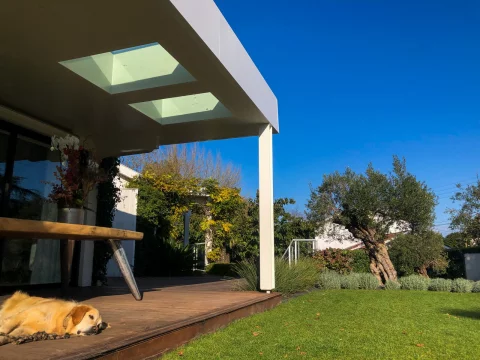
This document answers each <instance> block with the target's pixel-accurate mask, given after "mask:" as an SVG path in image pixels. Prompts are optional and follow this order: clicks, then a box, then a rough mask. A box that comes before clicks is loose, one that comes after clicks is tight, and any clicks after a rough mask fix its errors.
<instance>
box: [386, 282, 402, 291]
mask: <svg viewBox="0 0 480 360" xmlns="http://www.w3.org/2000/svg"><path fill="white" fill-rule="evenodd" d="M401 288H402V285H400V283H398V282H396V281H393V280H387V281H386V282H385V290H400V289H401Z"/></svg>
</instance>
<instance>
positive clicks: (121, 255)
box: [108, 240, 142, 301]
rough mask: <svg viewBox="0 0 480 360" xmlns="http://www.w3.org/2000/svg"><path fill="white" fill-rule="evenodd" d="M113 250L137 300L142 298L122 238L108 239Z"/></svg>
mask: <svg viewBox="0 0 480 360" xmlns="http://www.w3.org/2000/svg"><path fill="white" fill-rule="evenodd" d="M108 243H109V244H110V246H111V248H112V250H113V256H114V258H115V261H116V262H117V264H118V267H119V268H120V271H121V272H122V275H123V278H124V279H125V281H126V283H127V285H128V288H129V289H130V292H131V293H132V295H133V297H134V298H135V300H138V301H140V300H142V295H141V294H140V291H139V290H138V286H137V282H136V281H135V277H134V276H133V272H132V268H131V267H130V264H129V263H128V260H127V255H126V254H125V250H124V249H123V246H122V242H121V241H120V240H108Z"/></svg>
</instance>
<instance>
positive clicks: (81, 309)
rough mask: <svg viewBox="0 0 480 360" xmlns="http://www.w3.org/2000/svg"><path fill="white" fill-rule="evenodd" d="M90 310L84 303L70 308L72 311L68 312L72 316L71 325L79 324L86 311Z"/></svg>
mask: <svg viewBox="0 0 480 360" xmlns="http://www.w3.org/2000/svg"><path fill="white" fill-rule="evenodd" d="M90 310H91V308H90V306H86V305H78V306H75V307H74V308H73V309H72V312H71V313H70V316H71V317H72V322H73V325H78V324H80V322H81V321H82V319H83V317H84V316H85V314H86V313H87V311H90Z"/></svg>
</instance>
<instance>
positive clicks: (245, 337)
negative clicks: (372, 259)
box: [162, 290, 480, 360]
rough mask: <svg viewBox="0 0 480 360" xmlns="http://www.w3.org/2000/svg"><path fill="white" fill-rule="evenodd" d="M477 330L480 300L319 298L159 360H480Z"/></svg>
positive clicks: (363, 294) (386, 294)
mask: <svg viewBox="0 0 480 360" xmlns="http://www.w3.org/2000/svg"><path fill="white" fill-rule="evenodd" d="M479 330H480V294H473V293H470V294H461V293H460V294H458V293H442V292H425V291H380V290H328V291H314V292H312V293H309V294H307V295H303V296H300V297H297V298H294V299H292V300H290V301H288V302H286V303H283V304H281V305H280V306H278V307H277V308H275V309H273V310H271V311H268V312H265V313H262V314H257V315H254V316H251V317H249V318H245V319H242V320H239V321H236V322H235V323H233V324H231V325H230V326H228V327H227V328H225V329H222V330H220V331H217V332H216V333H213V334H209V335H205V336H203V337H201V338H200V339H197V340H196V341H193V342H192V343H190V344H188V345H186V346H183V347H181V348H179V349H177V350H175V351H172V352H170V353H168V354H166V355H165V356H164V357H163V358H162V359H167V360H168V359H195V360H201V359H238V360H242V359H284V358H286V359H477V358H479V356H480V331H479Z"/></svg>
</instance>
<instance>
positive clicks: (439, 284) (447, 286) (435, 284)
mask: <svg viewBox="0 0 480 360" xmlns="http://www.w3.org/2000/svg"><path fill="white" fill-rule="evenodd" d="M428 290H430V291H452V280H450V279H441V278H439V279H432V280H430V285H429V286H428Z"/></svg>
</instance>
